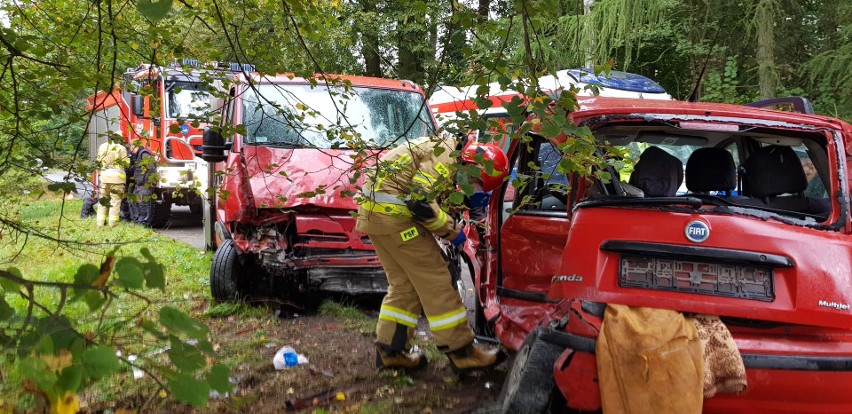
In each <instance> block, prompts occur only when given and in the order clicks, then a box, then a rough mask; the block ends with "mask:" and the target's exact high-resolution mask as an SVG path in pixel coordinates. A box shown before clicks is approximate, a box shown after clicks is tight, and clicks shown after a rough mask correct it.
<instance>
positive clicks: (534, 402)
mask: <svg viewBox="0 0 852 414" xmlns="http://www.w3.org/2000/svg"><path fill="white" fill-rule="evenodd" d="M546 331H547V329H545V328H541V327H538V328H535V329H533V331H532V332H530V334H529V335H527V339H526V340H524V343H523V344H522V345H521V349H519V350H518V353H517V354H516V355H515V360H514V362H513V363H512V367H511V368H510V369H509V373H508V374H507V375H506V382H505V383H504V384H503V389H502V390H501V391H500V399H499V400H498V401H500V402H501V403H502V406H503V410H502V412H503V413H529V414H533V413H546V412H547V410H548V407H549V406H550V399H551V397H552V395H553V388H554V382H553V363H554V362H556V358H558V357H559V354H561V353H562V351H563V348H562V347H561V346H559V345H555V344H551V343H549V342H545V341H544V340H543V339H541V337H542V334H543V333H545V332H546Z"/></svg>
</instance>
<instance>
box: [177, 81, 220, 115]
mask: <svg viewBox="0 0 852 414" xmlns="http://www.w3.org/2000/svg"><path fill="white" fill-rule="evenodd" d="M168 91H169V92H168V100H167V114H168V116H169V118H185V119H195V120H203V119H204V118H205V117H206V116H207V115H208V114H209V113H210V111H211V109H212V108H211V106H210V93H208V92H207V90H206V89H205V88H204V87H203V85H198V84H194V83H175V84H172V85H171V87H170V88H169V89H168Z"/></svg>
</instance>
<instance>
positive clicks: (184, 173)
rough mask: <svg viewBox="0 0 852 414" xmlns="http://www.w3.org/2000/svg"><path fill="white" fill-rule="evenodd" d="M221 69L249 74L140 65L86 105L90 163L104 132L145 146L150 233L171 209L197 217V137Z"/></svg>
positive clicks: (200, 184)
mask: <svg viewBox="0 0 852 414" xmlns="http://www.w3.org/2000/svg"><path fill="white" fill-rule="evenodd" d="M223 69H224V70H225V71H239V70H243V69H247V70H252V69H251V67H250V66H249V65H246V67H242V66H241V65H234V64H227V66H226V65H221V64H212V65H206V66H205V67H204V68H202V67H201V65H199V64H198V62H197V61H194V60H184V61H183V62H182V64H177V63H174V64H171V65H169V66H168V67H161V66H157V65H150V64H144V63H143V64H141V65H139V66H137V67H135V68H131V69H128V70H127V71H126V72H125V73H124V75H122V77H121V80H120V82H119V83H118V84H116V85H115V86H114V87H113V89H112V91H110V92H103V91H99V92H97V93H96V94H94V95H92V96H90V97H89V98H88V100H87V110H88V111H89V112H90V113H92V117H91V119H90V121H89V125H88V128H87V131H88V136H89V156H90V159H92V160H94V159H95V157H96V156H97V149H98V146H99V145H100V144H101V143H103V142H105V141H106V140H107V133H108V132H111V133H116V134H119V135H121V136H123V137H124V138H125V140H126V142H127V143H128V144H133V143H138V144H140V145H143V146H144V147H145V148H146V149H148V151H150V152H151V154H153V155H154V157H155V158H156V161H157V182H156V188H155V189H154V194H155V196H156V200H155V202H154V208H153V214H154V219H153V223H152V226H153V227H162V226H164V225H165V224H166V222H167V221H168V218H169V212H170V209H171V206H172V205H173V204H175V205H186V206H189V208H190V210H191V211H192V212H193V213H200V212H201V205H202V202H201V197H200V196H198V193H199V192H200V191H204V190H205V181H204V178H206V176H204V174H198V172H197V167H198V164H199V162H200V161H201V159H200V158H198V155H200V154H201V135H202V130H203V128H204V126H205V125H206V124H207V118H208V116H209V115H210V114H212V113H213V112H214V111H215V110H216V109H217V108H215V104H214V100H213V99H211V95H210V93H209V92H208V88H209V85H210V83H211V82H212V81H213V79H214V78H215V76H216V74H217V73H218V74H220V76H221V73H222V72H223ZM94 174H95V175H94V177H93V182H95V183H97V172H95V173H94ZM199 177H203V178H202V179H199ZM152 184H153V183H152Z"/></svg>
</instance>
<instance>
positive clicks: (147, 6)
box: [136, 0, 172, 21]
mask: <svg viewBox="0 0 852 414" xmlns="http://www.w3.org/2000/svg"><path fill="white" fill-rule="evenodd" d="M136 9H137V10H139V14H141V15H143V16H145V17H146V18H148V19H151V20H153V21H158V20H161V19H162V18H163V17H166V15H167V14H169V10H171V9H172V0H137V1H136Z"/></svg>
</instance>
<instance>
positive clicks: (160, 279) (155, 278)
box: [140, 247, 166, 291]
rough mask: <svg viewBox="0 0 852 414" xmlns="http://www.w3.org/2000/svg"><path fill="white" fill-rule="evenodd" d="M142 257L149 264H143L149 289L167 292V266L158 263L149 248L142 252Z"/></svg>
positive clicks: (143, 249)
mask: <svg viewBox="0 0 852 414" xmlns="http://www.w3.org/2000/svg"><path fill="white" fill-rule="evenodd" d="M140 252H141V253H142V256H144V257H145V259H147V262H144V263H142V272H143V274H144V275H145V285H146V286H147V287H148V288H149V289H160V290H162V291H165V290H166V271H165V266H163V265H161V264H159V263H157V261H156V259H154V256H153V255H152V254H151V252H150V251H149V250H148V248H147V247H143V248H142V250H140Z"/></svg>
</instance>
